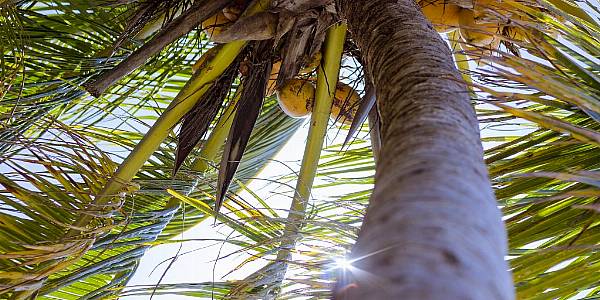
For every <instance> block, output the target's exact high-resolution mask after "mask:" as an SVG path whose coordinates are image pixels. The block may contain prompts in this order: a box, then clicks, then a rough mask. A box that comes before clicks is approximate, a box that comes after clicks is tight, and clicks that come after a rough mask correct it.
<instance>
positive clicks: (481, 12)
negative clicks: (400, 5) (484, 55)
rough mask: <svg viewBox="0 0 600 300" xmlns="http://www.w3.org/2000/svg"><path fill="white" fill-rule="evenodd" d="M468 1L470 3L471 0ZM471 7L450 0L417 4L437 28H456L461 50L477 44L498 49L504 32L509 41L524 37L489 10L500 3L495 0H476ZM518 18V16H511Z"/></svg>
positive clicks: (447, 30)
mask: <svg viewBox="0 0 600 300" xmlns="http://www.w3.org/2000/svg"><path fill="white" fill-rule="evenodd" d="M470 3H471V2H470ZM471 4H472V7H463V6H460V5H459V4H457V3H455V2H452V1H449V0H421V1H419V6H421V9H422V11H423V14H424V15H425V16H426V17H427V18H428V19H429V21H431V23H432V24H433V26H434V28H435V30H436V31H438V32H440V33H451V32H453V31H455V30H458V31H459V33H460V38H461V40H462V42H463V43H460V45H461V47H462V48H463V49H464V50H472V49H475V48H476V47H480V48H481V47H483V48H488V49H491V50H494V49H498V47H499V46H500V41H501V40H502V36H504V35H506V34H507V33H508V34H509V35H510V36H509V38H510V39H511V40H517V41H523V40H525V37H524V35H523V34H522V32H521V30H520V29H519V28H517V27H511V26H507V25H504V24H501V23H500V22H498V21H497V19H495V18H494V17H492V16H490V15H489V14H488V12H490V11H491V10H494V9H496V8H497V7H498V6H499V5H500V4H501V3H500V2H498V1H494V0H476V1H474V2H472V3H471ZM512 17H514V18H518V16H512Z"/></svg>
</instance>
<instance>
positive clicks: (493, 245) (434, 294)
mask: <svg viewBox="0 0 600 300" xmlns="http://www.w3.org/2000/svg"><path fill="white" fill-rule="evenodd" d="M337 5H338V9H339V11H340V14H341V15H342V16H343V17H344V18H346V19H347V22H348V25H349V30H350V32H351V35H352V38H353V39H354V41H355V43H356V44H357V45H358V47H359V49H360V51H361V53H362V56H363V61H364V62H365V63H366V65H367V66H368V67H367V68H366V69H368V70H369V74H368V76H370V78H371V79H372V80H373V84H374V85H375V88H376V94H377V101H378V107H379V112H380V116H381V140H382V148H381V152H380V157H379V159H378V161H377V174H376V179H375V190H374V192H373V195H372V196H371V201H370V205H369V208H368V210H367V215H366V217H365V221H364V224H363V227H362V229H361V232H360V234H359V238H358V241H357V243H356V245H355V247H354V249H353V250H352V254H351V258H352V259H355V260H356V261H354V263H353V266H354V267H352V268H350V269H349V271H350V272H351V273H352V274H351V281H350V282H345V283H338V287H337V290H336V298H338V299H411V300H412V299H425V300H432V299H444V300H453V299H460V300H463V299H472V300H482V299H486V300H487V299H490V300H491V299H503V300H504V299H514V291H513V287H512V281H511V277H510V273H509V271H508V266H507V263H506V262H505V261H504V255H505V254H506V249H507V242H506V232H505V229H504V226H503V223H502V219H501V214H500V212H499V210H498V208H497V207H496V202H495V198H494V194H493V193H492V189H491V185H490V182H489V179H488V176H487V171H486V166H485V164H484V162H483V153H482V152H483V151H482V146H481V141H480V137H479V128H478V123H477V119H476V115H475V112H474V110H473V108H472V106H471V103H470V100H469V96H468V93H467V89H466V86H465V84H464V83H463V82H462V79H461V76H460V74H459V72H458V71H457V70H456V68H455V67H454V63H453V61H452V55H451V52H450V50H449V48H448V46H447V45H446V43H445V42H444V41H443V40H442V39H441V38H440V36H439V35H438V34H437V33H436V32H435V31H434V30H433V27H432V26H431V24H430V23H429V21H427V20H426V19H425V17H424V16H423V14H422V13H421V10H420V8H419V6H418V5H417V4H416V3H415V2H414V1H413V0H337Z"/></svg>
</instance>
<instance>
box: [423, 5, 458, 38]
mask: <svg viewBox="0 0 600 300" xmlns="http://www.w3.org/2000/svg"><path fill="white" fill-rule="evenodd" d="M419 5H420V6H421V10H422V11H423V14H424V15H425V17H427V19H429V21H430V22H431V23H432V24H433V27H434V28H435V30H436V31H437V32H440V33H448V32H451V31H453V30H455V29H456V28H458V15H459V12H460V10H461V8H460V7H459V6H458V5H456V4H451V3H449V2H448V1H447V0H423V1H421V2H419Z"/></svg>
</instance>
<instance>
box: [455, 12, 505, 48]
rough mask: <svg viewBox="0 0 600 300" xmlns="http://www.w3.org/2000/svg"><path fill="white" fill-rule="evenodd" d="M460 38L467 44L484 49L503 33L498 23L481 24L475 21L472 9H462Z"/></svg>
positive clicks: (459, 19) (460, 14)
mask: <svg viewBox="0 0 600 300" xmlns="http://www.w3.org/2000/svg"><path fill="white" fill-rule="evenodd" d="M458 21H459V25H460V37H461V38H462V39H463V41H465V42H466V43H467V44H469V45H472V46H478V47H484V46H487V45H490V44H491V43H492V42H493V41H494V40H495V39H497V38H498V37H497V36H496V35H499V34H500V33H501V30H500V25H499V24H497V23H481V22H478V21H477V20H476V19H475V15H474V13H473V11H472V10H470V9H461V10H460V13H459V18H458Z"/></svg>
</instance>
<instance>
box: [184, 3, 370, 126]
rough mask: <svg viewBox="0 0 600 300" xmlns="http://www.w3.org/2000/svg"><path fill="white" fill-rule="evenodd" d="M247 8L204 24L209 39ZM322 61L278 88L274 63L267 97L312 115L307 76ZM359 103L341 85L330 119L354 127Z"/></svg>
mask: <svg viewBox="0 0 600 300" xmlns="http://www.w3.org/2000/svg"><path fill="white" fill-rule="evenodd" d="M244 6H245V1H244V0H238V1H235V2H234V3H233V5H231V6H229V7H226V8H224V9H223V10H222V11H220V12H218V13H216V14H215V15H213V16H212V17H210V18H208V19H207V20H205V21H204V22H202V28H203V30H204V33H205V34H206V35H207V36H208V37H209V38H210V39H213V40H214V39H215V38H216V37H217V36H219V35H220V34H221V33H223V32H224V31H225V30H227V28H228V27H229V26H230V25H232V24H233V23H235V21H237V20H238V19H239V18H240V16H241V14H242V12H243V10H244ZM213 49H214V48H213ZM213 49H211V50H213ZM209 51H210V50H209ZM215 51H216V50H215ZM207 54H209V53H207ZM205 57H210V55H204V56H203V57H202V58H201V59H200V60H198V61H197V62H196V63H195V64H194V66H193V67H192V70H193V71H194V72H196V71H197V70H198V69H201V68H202V66H203V65H204V64H205V62H206V58H205ZM320 62H321V53H320V52H317V53H316V54H315V55H314V56H313V57H311V58H310V59H309V60H308V63H306V64H305V65H304V66H303V67H302V69H301V70H300V72H299V75H305V76H297V77H296V78H293V79H290V80H287V81H286V82H284V83H283V84H282V85H281V86H277V77H278V74H279V71H280V69H281V61H275V62H274V63H273V65H272V68H271V74H270V75H269V80H268V82H267V87H266V90H265V95H266V96H272V95H274V94H276V95H277V101H278V103H279V107H280V108H281V110H282V111H284V112H285V113H286V114H287V115H288V116H290V117H294V118H303V117H307V116H309V115H310V114H311V112H312V109H313V104H314V101H315V86H314V82H313V80H312V79H310V78H308V77H309V76H308V74H310V73H313V72H314V71H315V69H316V67H317V66H318V65H319V64H320ZM240 73H241V74H242V76H245V75H246V73H247V67H246V65H245V64H244V63H242V64H241V66H240ZM305 77H307V78H308V79H307V78H305ZM359 101H360V96H359V95H358V93H357V92H356V90H354V89H353V88H352V87H350V86H349V85H347V84H345V83H342V82H340V83H338V84H337V87H336V91H335V95H334V99H333V104H332V107H331V119H332V120H335V121H336V122H338V123H340V124H346V125H350V124H352V120H353V119H354V116H355V115H356V111H357V109H358V102H359Z"/></svg>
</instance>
